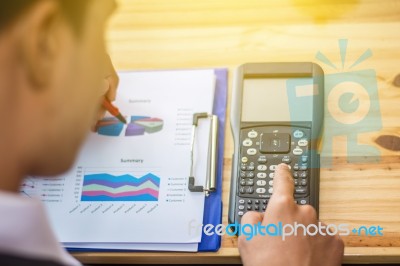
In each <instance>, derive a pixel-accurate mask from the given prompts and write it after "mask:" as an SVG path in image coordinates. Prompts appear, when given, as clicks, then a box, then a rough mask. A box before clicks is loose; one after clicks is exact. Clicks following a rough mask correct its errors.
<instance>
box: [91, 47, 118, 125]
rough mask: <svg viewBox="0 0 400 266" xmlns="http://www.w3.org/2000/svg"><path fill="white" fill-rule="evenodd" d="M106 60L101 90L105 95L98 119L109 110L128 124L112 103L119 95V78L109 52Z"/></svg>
mask: <svg viewBox="0 0 400 266" xmlns="http://www.w3.org/2000/svg"><path fill="white" fill-rule="evenodd" d="M105 60H106V69H105V73H104V80H103V86H102V90H101V95H102V97H103V99H102V101H101V103H102V107H101V108H100V111H99V114H98V116H97V121H98V120H100V119H102V118H103V117H104V114H105V112H106V111H108V112H109V113H110V114H111V115H113V116H115V117H116V118H118V120H120V121H121V122H122V123H125V124H126V120H125V118H124V117H123V116H122V115H121V113H120V112H119V110H118V108H116V107H115V106H114V105H113V104H112V103H111V102H113V101H114V100H115V98H116V95H117V88H118V83H119V78H118V75H117V72H116V71H115V69H114V66H113V64H112V62H111V59H110V57H109V55H108V54H106V58H105ZM97 121H96V123H97ZM93 129H94V128H93Z"/></svg>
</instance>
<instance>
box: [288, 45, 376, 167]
mask: <svg viewBox="0 0 400 266" xmlns="http://www.w3.org/2000/svg"><path fill="white" fill-rule="evenodd" d="M347 46H348V41H347V39H340V40H339V50H340V59H341V66H340V67H338V66H337V65H335V64H334V63H332V61H331V60H330V59H328V57H327V56H325V55H324V54H323V53H322V52H317V54H316V59H317V60H319V61H320V62H322V63H323V64H324V65H326V66H328V67H329V68H331V69H333V70H334V71H337V72H336V73H331V74H325V75H323V76H321V77H318V76H317V77H315V78H314V79H304V78H303V79H289V80H288V81H287V92H288V96H289V97H288V98H289V108H290V116H291V119H292V121H298V119H299V117H301V116H303V117H304V116H305V115H303V114H304V113H305V112H309V111H310V108H311V106H312V103H313V101H321V100H323V102H324V106H325V107H324V111H325V115H324V116H325V121H324V124H325V126H324V132H323V135H324V141H323V147H322V155H323V156H324V157H325V158H326V159H325V160H324V164H329V165H330V164H331V163H332V158H333V156H334V155H335V154H334V145H335V144H334V143H335V140H334V139H335V138H336V137H345V138H346V139H347V140H346V150H347V151H346V156H347V160H348V161H349V162H363V161H365V159H366V156H368V158H373V159H374V160H376V159H378V160H379V157H380V151H379V150H378V149H377V148H375V147H374V146H371V145H366V144H360V143H359V139H358V138H359V135H360V134H362V133H366V132H376V131H379V130H380V129H381V128H382V121H381V114H380V106H379V97H378V85H377V78H376V72H375V70H374V69H361V70H354V69H355V68H356V67H359V66H360V64H361V63H362V62H364V61H365V60H367V59H368V58H370V57H371V56H372V51H371V49H367V50H366V51H365V52H363V53H362V54H361V55H360V56H359V57H358V58H357V59H356V60H355V61H354V62H353V63H349V64H348V63H346V55H347V50H348V49H347ZM310 82H312V83H310ZM307 85H308V86H310V85H312V86H313V89H312V90H310V91H311V92H312V93H308V94H307V95H305V94H300V95H299V93H298V91H299V88H302V87H306V86H307ZM321 88H325V89H324V93H319V90H320V89H321ZM323 94H324V99H322V95H323ZM299 103H300V104H299Z"/></svg>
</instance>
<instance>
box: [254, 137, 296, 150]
mask: <svg viewBox="0 0 400 266" xmlns="http://www.w3.org/2000/svg"><path fill="white" fill-rule="evenodd" d="M289 150H290V134H287V133H263V134H262V135H261V145H260V152H262V153H288V152H289Z"/></svg>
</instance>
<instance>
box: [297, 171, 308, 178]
mask: <svg viewBox="0 0 400 266" xmlns="http://www.w3.org/2000/svg"><path fill="white" fill-rule="evenodd" d="M299 177H301V178H306V177H307V172H306V171H303V172H300V174H299Z"/></svg>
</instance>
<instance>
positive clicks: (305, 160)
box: [301, 155, 308, 163]
mask: <svg viewBox="0 0 400 266" xmlns="http://www.w3.org/2000/svg"><path fill="white" fill-rule="evenodd" d="M307 160H308V157H307V156H305V155H303V156H301V161H302V162H303V163H306V162H307Z"/></svg>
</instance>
